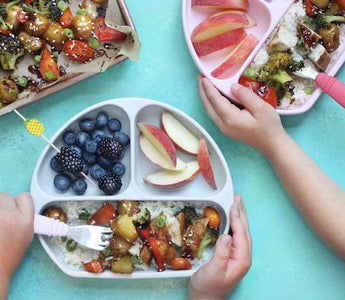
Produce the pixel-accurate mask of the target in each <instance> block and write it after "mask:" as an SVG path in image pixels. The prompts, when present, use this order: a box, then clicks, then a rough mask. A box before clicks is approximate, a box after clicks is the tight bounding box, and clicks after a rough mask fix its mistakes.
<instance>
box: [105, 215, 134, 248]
mask: <svg viewBox="0 0 345 300" xmlns="http://www.w3.org/2000/svg"><path fill="white" fill-rule="evenodd" d="M111 229H112V230H113V231H114V232H115V233H117V234H118V235H119V236H121V237H123V238H124V239H126V240H127V241H129V242H134V241H135V240H136V239H137V237H138V233H137V231H136V229H135V226H134V224H133V221H132V218H131V217H129V216H128V215H120V216H118V217H117V218H116V219H115V220H114V221H113V222H112V223H111Z"/></svg>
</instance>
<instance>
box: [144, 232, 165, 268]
mask: <svg viewBox="0 0 345 300" xmlns="http://www.w3.org/2000/svg"><path fill="white" fill-rule="evenodd" d="M137 232H138V234H139V236H140V237H141V238H142V239H144V240H146V241H147V242H148V243H149V245H150V247H151V251H152V254H153V258H154V259H155V262H156V265H157V270H158V272H162V271H165V266H164V260H163V257H162V254H161V252H160V250H159V240H157V239H155V238H153V237H151V234H150V229H149V228H145V229H140V228H137Z"/></svg>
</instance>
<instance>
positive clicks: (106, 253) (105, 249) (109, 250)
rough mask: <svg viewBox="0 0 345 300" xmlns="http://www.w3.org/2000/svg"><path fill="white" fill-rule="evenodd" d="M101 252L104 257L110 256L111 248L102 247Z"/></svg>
mask: <svg viewBox="0 0 345 300" xmlns="http://www.w3.org/2000/svg"><path fill="white" fill-rule="evenodd" d="M102 253H103V254H104V256H105V257H108V256H110V254H111V248H110V247H107V248H104V249H103V250H102Z"/></svg>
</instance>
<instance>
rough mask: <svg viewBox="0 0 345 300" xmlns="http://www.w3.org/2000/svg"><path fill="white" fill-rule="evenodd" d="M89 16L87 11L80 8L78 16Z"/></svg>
mask: <svg viewBox="0 0 345 300" xmlns="http://www.w3.org/2000/svg"><path fill="white" fill-rule="evenodd" d="M86 14H87V9H84V8H80V9H78V10H77V15H83V16H85V15H86Z"/></svg>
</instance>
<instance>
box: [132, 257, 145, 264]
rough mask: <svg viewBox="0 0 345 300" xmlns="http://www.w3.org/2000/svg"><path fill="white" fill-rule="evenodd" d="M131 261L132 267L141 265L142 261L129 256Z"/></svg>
mask: <svg viewBox="0 0 345 300" xmlns="http://www.w3.org/2000/svg"><path fill="white" fill-rule="evenodd" d="M131 261H132V264H133V265H142V264H143V263H142V261H141V260H140V259H139V258H138V257H137V256H131Z"/></svg>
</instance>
